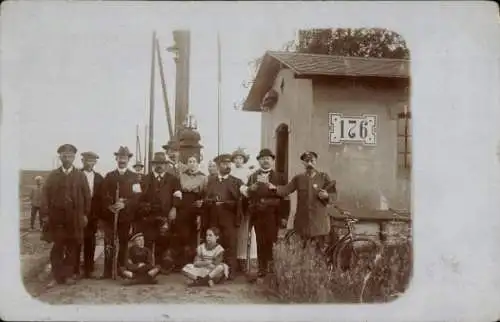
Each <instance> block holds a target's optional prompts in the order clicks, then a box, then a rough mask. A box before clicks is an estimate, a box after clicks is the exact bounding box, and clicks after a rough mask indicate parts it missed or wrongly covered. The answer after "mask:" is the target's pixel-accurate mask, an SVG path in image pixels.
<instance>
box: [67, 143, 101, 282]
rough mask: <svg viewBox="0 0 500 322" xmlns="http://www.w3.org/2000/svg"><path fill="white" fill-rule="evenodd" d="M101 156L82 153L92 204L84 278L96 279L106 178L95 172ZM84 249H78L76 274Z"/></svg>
mask: <svg viewBox="0 0 500 322" xmlns="http://www.w3.org/2000/svg"><path fill="white" fill-rule="evenodd" d="M97 159H99V156H98V155H97V153H94V152H91V151H88V152H83V153H82V164H83V168H82V170H81V171H82V172H83V174H84V175H85V179H86V181H85V182H86V183H87V185H88V187H89V191H90V197H91V203H90V213H89V214H88V216H87V217H88V223H87V226H86V227H85V230H84V235H83V276H84V277H85V278H92V277H94V253H95V248H96V233H97V226H98V220H99V218H100V217H101V215H100V213H101V211H102V205H101V196H102V195H101V186H102V182H103V181H104V178H103V177H102V175H101V174H99V173H98V172H96V171H95V170H94V166H95V164H96V163H97ZM81 251H82V247H81V246H79V247H78V256H77V258H76V264H75V272H74V273H75V274H76V275H77V276H78V275H79V274H80V253H81Z"/></svg>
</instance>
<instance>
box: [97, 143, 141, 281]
mask: <svg viewBox="0 0 500 322" xmlns="http://www.w3.org/2000/svg"><path fill="white" fill-rule="evenodd" d="M132 155H133V154H132V153H130V151H129V149H128V148H127V147H120V149H119V150H118V152H115V157H116V162H117V165H118V166H117V169H116V170H114V171H111V172H108V173H107V174H106V176H105V177H104V180H103V183H102V201H101V203H102V212H101V223H102V227H103V230H104V245H105V251H104V274H103V275H102V278H104V279H107V278H111V275H112V269H113V266H112V265H113V256H114V254H113V247H114V237H115V236H114V232H113V229H114V227H113V219H114V212H115V211H118V213H119V214H118V229H117V235H118V241H119V247H118V248H119V249H118V266H119V267H124V266H125V264H126V252H127V246H128V238H129V232H130V227H131V224H132V223H133V222H134V220H135V218H136V216H135V214H136V210H137V200H138V197H139V194H140V193H141V185H140V183H139V181H138V178H137V174H136V173H134V172H132V171H130V170H129V169H128V168H127V167H128V164H129V161H130V158H131V157H132ZM117 197H118V198H117Z"/></svg>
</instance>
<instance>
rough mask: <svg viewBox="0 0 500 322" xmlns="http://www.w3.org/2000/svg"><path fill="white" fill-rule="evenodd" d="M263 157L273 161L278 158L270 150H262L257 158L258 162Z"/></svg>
mask: <svg viewBox="0 0 500 322" xmlns="http://www.w3.org/2000/svg"><path fill="white" fill-rule="evenodd" d="M262 157H271V158H273V159H276V156H275V155H274V153H273V152H272V151H271V150H269V149H262V150H260V152H259V155H258V156H257V160H259V159H260V158H262Z"/></svg>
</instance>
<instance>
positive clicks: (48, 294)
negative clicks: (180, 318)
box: [25, 245, 278, 305]
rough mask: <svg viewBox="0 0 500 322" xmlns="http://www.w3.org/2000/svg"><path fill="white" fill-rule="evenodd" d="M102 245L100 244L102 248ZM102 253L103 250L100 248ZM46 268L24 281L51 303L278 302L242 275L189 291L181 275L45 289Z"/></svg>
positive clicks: (99, 268) (92, 281) (89, 281)
mask: <svg viewBox="0 0 500 322" xmlns="http://www.w3.org/2000/svg"><path fill="white" fill-rule="evenodd" d="M101 246H102V245H101ZM99 248H100V249H101V250H102V247H99ZM98 256H99V257H98V258H97V261H96V264H97V265H96V269H97V272H98V273H99V272H102V270H103V265H104V259H103V255H102V253H101V254H98ZM49 281H50V274H49V267H47V268H46V270H45V271H43V272H42V273H40V274H39V275H38V276H36V277H33V278H31V279H25V287H26V289H27V291H28V293H30V294H31V295H32V296H33V297H35V298H37V299H38V300H40V301H42V302H46V303H50V304H55V305H58V304H127V303H148V304H161V303H169V304H186V303H197V304H203V303H219V304H245V303H255V304H265V303H277V302H278V299H277V298H276V297H275V296H274V295H273V294H272V293H270V292H269V291H268V290H267V288H266V287H264V285H263V284H262V283H248V282H247V279H246V277H245V276H238V277H237V278H236V279H235V280H234V281H231V282H225V283H222V284H219V285H215V286H214V287H211V288H210V287H196V288H188V287H187V286H186V280H185V278H184V277H183V276H182V275H180V274H171V275H168V276H164V275H160V276H159V278H158V281H159V283H158V284H157V285H134V286H122V285H121V283H122V281H121V280H117V281H112V280H104V281H102V280H95V279H82V280H80V281H78V283H77V284H75V285H69V286H67V285H62V286H56V287H54V288H50V289H48V288H46V285H47V284H48V282H49Z"/></svg>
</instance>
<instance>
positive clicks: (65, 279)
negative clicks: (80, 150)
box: [41, 144, 90, 287]
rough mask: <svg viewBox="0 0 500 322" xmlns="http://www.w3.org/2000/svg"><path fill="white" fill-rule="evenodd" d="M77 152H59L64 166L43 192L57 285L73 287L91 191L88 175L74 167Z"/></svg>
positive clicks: (68, 146) (51, 176) (70, 148)
mask: <svg viewBox="0 0 500 322" xmlns="http://www.w3.org/2000/svg"><path fill="white" fill-rule="evenodd" d="M76 152H77V149H76V148H75V146H74V145H71V144H64V145H62V146H60V147H59V149H58V150H57V153H59V157H60V159H61V163H62V166H61V167H60V168H58V169H56V170H53V171H52V172H51V173H50V174H49V176H48V177H47V181H46V183H45V185H44V187H43V190H42V200H41V214H42V217H43V218H44V219H45V220H46V224H45V225H44V230H46V231H44V233H47V234H48V240H49V241H52V242H53V243H54V244H53V246H52V249H51V251H50V263H51V265H52V275H53V277H54V281H53V282H51V283H50V284H49V286H50V287H52V286H55V285H56V284H74V283H75V280H74V278H73V270H74V265H75V262H76V257H77V256H78V253H77V249H78V245H80V244H81V243H82V240H83V230H84V228H85V226H86V224H87V216H86V215H87V214H88V213H89V211H90V191H89V187H88V185H87V182H86V179H85V175H84V174H83V173H82V172H81V171H78V170H76V169H75V168H74V166H73V162H74V160H75V154H76Z"/></svg>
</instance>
